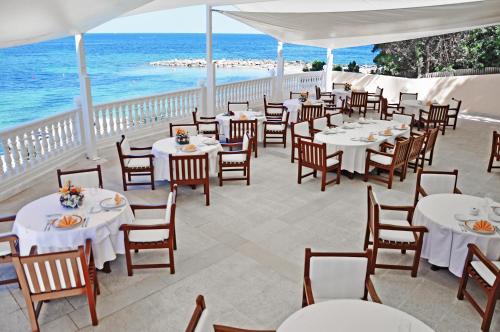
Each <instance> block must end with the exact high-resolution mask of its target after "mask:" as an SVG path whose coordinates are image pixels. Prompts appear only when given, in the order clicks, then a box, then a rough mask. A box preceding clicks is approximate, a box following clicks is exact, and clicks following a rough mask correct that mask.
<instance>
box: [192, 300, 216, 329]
mask: <svg viewBox="0 0 500 332" xmlns="http://www.w3.org/2000/svg"><path fill="white" fill-rule="evenodd" d="M206 308H207V307H206V304H205V298H204V297H203V295H198V296H197V297H196V306H195V308H194V311H193V314H192V315H191V319H190V321H189V323H188V326H187V328H186V332H213V331H214V329H213V326H212V324H213V323H212V322H211V321H210V320H209V319H208V317H209V314H208V310H206Z"/></svg>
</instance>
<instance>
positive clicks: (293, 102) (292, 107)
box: [283, 98, 324, 123]
mask: <svg viewBox="0 0 500 332" xmlns="http://www.w3.org/2000/svg"><path fill="white" fill-rule="evenodd" d="M302 104H305V105H323V104H324V101H323V100H321V99H320V100H311V99H307V100H306V101H304V102H302V101H301V100H300V99H299V98H294V99H286V100H284V101H283V106H285V107H286V108H287V111H288V113H290V116H289V117H288V123H295V122H297V119H298V114H299V110H300V109H301V107H302Z"/></svg>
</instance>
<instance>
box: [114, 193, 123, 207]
mask: <svg viewBox="0 0 500 332" xmlns="http://www.w3.org/2000/svg"><path fill="white" fill-rule="evenodd" d="M122 201H123V198H122V196H120V194H118V193H117V194H115V204H116V205H120V204H121V202H122Z"/></svg>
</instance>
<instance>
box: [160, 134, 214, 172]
mask: <svg viewBox="0 0 500 332" xmlns="http://www.w3.org/2000/svg"><path fill="white" fill-rule="evenodd" d="M219 151H223V149H222V145H221V144H220V142H219V141H218V140H216V139H215V138H214V137H207V136H203V135H196V136H188V139H187V140H185V141H184V142H183V143H182V144H179V142H178V140H177V138H176V137H167V138H164V139H161V140H159V141H156V142H155V143H154V144H153V147H152V150H151V152H152V154H153V155H154V156H155V158H154V159H153V162H154V168H155V180H157V181H165V180H166V181H169V180H170V166H169V158H170V155H172V154H204V153H207V154H208V162H209V165H208V167H209V174H210V176H213V177H216V176H217V167H218V166H217V161H218V159H217V154H218V152H219Z"/></svg>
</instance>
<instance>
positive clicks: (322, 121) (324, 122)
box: [313, 117, 328, 130]
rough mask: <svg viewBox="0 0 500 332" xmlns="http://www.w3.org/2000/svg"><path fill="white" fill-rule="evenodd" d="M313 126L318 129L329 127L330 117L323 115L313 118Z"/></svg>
mask: <svg viewBox="0 0 500 332" xmlns="http://www.w3.org/2000/svg"><path fill="white" fill-rule="evenodd" d="M313 128H314V129H316V130H325V129H327V128H328V118H327V117H322V118H317V119H314V120H313Z"/></svg>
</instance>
